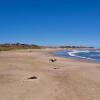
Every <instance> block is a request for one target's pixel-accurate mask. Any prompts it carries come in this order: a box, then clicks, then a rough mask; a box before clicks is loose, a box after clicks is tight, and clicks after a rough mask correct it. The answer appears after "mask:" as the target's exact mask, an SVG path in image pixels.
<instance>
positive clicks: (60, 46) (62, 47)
mask: <svg viewBox="0 0 100 100" xmlns="http://www.w3.org/2000/svg"><path fill="white" fill-rule="evenodd" d="M60 48H94V47H86V46H60Z"/></svg>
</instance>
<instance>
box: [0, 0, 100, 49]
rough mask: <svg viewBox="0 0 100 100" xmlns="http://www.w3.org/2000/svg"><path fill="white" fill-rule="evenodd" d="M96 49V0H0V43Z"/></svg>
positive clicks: (99, 15) (99, 41) (99, 14)
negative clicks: (79, 46)
mask: <svg viewBox="0 0 100 100" xmlns="http://www.w3.org/2000/svg"><path fill="white" fill-rule="evenodd" d="M15 42H22V43H32V44H38V45H87V46H96V47H100V1H99V0H0V43H15Z"/></svg>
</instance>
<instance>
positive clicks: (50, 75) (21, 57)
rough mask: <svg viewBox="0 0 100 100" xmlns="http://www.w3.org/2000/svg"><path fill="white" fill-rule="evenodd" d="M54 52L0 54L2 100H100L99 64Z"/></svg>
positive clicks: (0, 95) (33, 51)
mask: <svg viewBox="0 0 100 100" xmlns="http://www.w3.org/2000/svg"><path fill="white" fill-rule="evenodd" d="M51 51H54V50H50V49H41V50H18V51H17V50H16V51H5V52H0V100H100V64H96V63H92V62H85V61H83V62H82V61H78V60H73V59H66V58H60V57H54V56H53V55H51V54H50V52H51ZM50 58H56V59H57V61H56V62H54V63H52V62H49V59H50Z"/></svg>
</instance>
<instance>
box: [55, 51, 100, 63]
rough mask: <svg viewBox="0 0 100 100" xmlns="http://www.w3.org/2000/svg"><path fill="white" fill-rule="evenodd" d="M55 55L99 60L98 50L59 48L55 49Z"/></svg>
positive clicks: (99, 53) (99, 52)
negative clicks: (59, 49) (58, 49)
mask: <svg viewBox="0 0 100 100" xmlns="http://www.w3.org/2000/svg"><path fill="white" fill-rule="evenodd" d="M55 54H56V56H60V57H65V58H77V59H88V60H94V61H98V62H100V51H99V50H95V51H89V50H61V51H57V52H56V53H55Z"/></svg>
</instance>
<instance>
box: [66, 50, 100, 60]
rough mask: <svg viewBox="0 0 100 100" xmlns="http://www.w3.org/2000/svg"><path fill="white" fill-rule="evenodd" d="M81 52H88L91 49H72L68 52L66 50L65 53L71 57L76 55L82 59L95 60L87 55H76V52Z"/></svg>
mask: <svg viewBox="0 0 100 100" xmlns="http://www.w3.org/2000/svg"><path fill="white" fill-rule="evenodd" d="M81 52H84V53H90V52H91V51H89V50H85V51H81V50H73V51H70V52H67V53H68V55H69V56H72V57H77V58H82V59H91V60H95V59H93V58H89V57H83V56H78V55H77V54H78V53H81ZM99 52H100V51H99Z"/></svg>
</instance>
